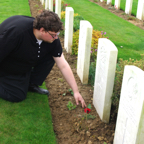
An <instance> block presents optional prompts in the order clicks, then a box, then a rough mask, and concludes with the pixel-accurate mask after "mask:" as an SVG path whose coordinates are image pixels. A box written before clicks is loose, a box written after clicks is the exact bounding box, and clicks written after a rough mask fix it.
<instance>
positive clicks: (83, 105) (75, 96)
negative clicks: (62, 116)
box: [74, 92, 86, 108]
mask: <svg viewBox="0 0 144 144" xmlns="http://www.w3.org/2000/svg"><path fill="white" fill-rule="evenodd" d="M74 98H75V101H76V104H77V105H79V101H80V102H81V104H82V107H83V108H84V107H86V104H85V101H84V99H83V98H82V96H81V94H80V93H79V92H77V93H74Z"/></svg>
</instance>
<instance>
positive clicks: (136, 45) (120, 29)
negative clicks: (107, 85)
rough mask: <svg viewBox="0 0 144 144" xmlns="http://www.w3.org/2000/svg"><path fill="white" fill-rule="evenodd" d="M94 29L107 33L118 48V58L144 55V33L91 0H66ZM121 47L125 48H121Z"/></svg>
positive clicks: (136, 57) (138, 57)
mask: <svg viewBox="0 0 144 144" xmlns="http://www.w3.org/2000/svg"><path fill="white" fill-rule="evenodd" d="M65 2H66V3H69V4H70V7H72V8H73V9H74V12H75V13H79V14H80V15H81V16H83V17H84V19H85V20H88V21H89V22H90V23H91V24H92V26H93V28H94V29H96V30H101V31H105V32H107V36H108V37H109V39H110V40H111V41H112V42H113V43H114V44H115V45H116V47H117V48H118V58H123V59H129V58H133V59H140V58H141V56H140V54H142V53H144V31H143V30H142V29H140V28H138V27H136V26H135V25H133V24H131V23H129V22H127V21H125V20H124V19H122V18H120V17H118V16H116V15H114V14H113V13H111V12H109V11H108V10H106V9H103V8H102V7H100V6H98V5H97V4H95V3H92V2H90V1H89V0H65ZM121 46H123V47H122V48H121Z"/></svg>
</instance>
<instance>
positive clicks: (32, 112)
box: [0, 0, 56, 144]
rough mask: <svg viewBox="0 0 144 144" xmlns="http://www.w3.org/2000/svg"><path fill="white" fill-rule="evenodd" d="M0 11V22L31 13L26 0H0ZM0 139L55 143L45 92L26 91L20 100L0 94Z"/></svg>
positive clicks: (17, 142) (22, 143) (9, 142)
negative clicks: (23, 97)
mask: <svg viewBox="0 0 144 144" xmlns="http://www.w3.org/2000/svg"><path fill="white" fill-rule="evenodd" d="M0 15H1V16H0V23H1V22H2V21H3V20H5V19H6V18H8V17H10V16H13V15H27V16H31V13H30V8H29V4H28V0H15V1H13V0H0ZM42 87H43V88H46V87H45V84H43V86H42ZM0 143H1V144H55V143H56V138H55V134H54V131H53V125H52V117H51V111H50V108H49V105H48V97H47V95H40V94H36V93H31V92H28V94H27V99H26V100H24V101H22V102H20V103H11V102H8V101H5V100H3V99H1V98H0Z"/></svg>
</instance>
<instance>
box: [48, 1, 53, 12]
mask: <svg viewBox="0 0 144 144" xmlns="http://www.w3.org/2000/svg"><path fill="white" fill-rule="evenodd" d="M49 10H51V11H53V0H49Z"/></svg>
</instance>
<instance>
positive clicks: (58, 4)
mask: <svg viewBox="0 0 144 144" xmlns="http://www.w3.org/2000/svg"><path fill="white" fill-rule="evenodd" d="M55 3H56V6H55V13H56V14H58V16H59V18H61V0H56V1H55Z"/></svg>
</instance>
